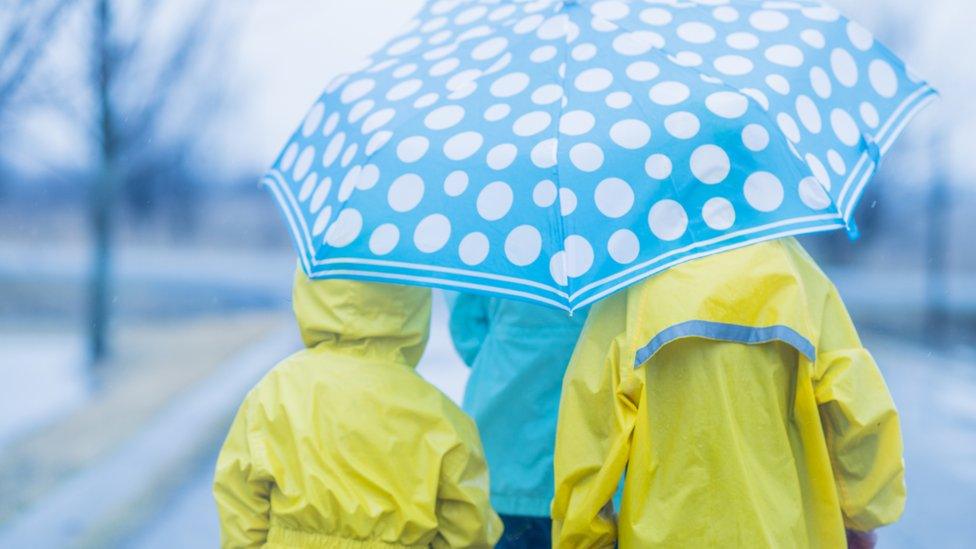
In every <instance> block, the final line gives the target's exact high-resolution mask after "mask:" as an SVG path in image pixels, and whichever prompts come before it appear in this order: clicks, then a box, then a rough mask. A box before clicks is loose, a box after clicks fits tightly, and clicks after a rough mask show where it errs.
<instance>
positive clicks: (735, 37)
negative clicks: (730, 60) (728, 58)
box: [725, 32, 759, 50]
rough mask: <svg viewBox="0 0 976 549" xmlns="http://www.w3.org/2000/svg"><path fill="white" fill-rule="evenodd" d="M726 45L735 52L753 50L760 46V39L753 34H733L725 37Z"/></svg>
mask: <svg viewBox="0 0 976 549" xmlns="http://www.w3.org/2000/svg"><path fill="white" fill-rule="evenodd" d="M725 43H726V44H728V46H729V47H730V48H732V49H734V50H752V49H755V48H756V47H758V46H759V37H758V36H756V35H755V34H752V33H751V32H733V33H732V34H730V35H728V36H726V37H725Z"/></svg>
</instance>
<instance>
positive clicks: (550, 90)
mask: <svg viewBox="0 0 976 549" xmlns="http://www.w3.org/2000/svg"><path fill="white" fill-rule="evenodd" d="M562 98H563V88H562V86H560V85H559V84H546V85H545V86H541V87H539V88H538V89H536V90H535V91H534V92H532V102H533V103H535V104H537V105H548V104H550V103H555V102H556V101H559V100H560V99H562Z"/></svg>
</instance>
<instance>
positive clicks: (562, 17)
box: [536, 13, 571, 40]
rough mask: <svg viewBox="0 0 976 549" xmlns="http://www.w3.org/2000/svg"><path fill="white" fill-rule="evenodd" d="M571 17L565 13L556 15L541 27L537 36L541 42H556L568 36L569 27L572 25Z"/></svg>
mask: <svg viewBox="0 0 976 549" xmlns="http://www.w3.org/2000/svg"><path fill="white" fill-rule="evenodd" d="M570 24H571V23H570V21H569V16H568V15H566V14H565V13H560V14H558V15H554V16H552V17H550V18H549V19H546V21H545V22H544V23H543V24H542V25H540V26H539V29H538V30H537V31H536V36H538V37H539V39H540V40H555V39H557V38H561V37H563V36H565V35H566V32H567V30H568V29H567V27H568V26H569V25H570Z"/></svg>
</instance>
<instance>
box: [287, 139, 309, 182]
mask: <svg viewBox="0 0 976 549" xmlns="http://www.w3.org/2000/svg"><path fill="white" fill-rule="evenodd" d="M314 161H315V147H313V146H311V145H309V146H307V147H305V148H304V149H302V154H300V155H298V160H297V161H296V162H295V169H294V170H292V172H291V176H292V179H294V180H295V181H300V180H302V179H304V178H305V176H306V175H308V171H309V170H310V169H311V168H312V162H314Z"/></svg>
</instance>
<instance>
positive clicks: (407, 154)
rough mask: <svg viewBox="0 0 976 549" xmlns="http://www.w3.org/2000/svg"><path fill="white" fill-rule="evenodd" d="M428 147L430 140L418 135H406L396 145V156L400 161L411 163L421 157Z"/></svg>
mask: <svg viewBox="0 0 976 549" xmlns="http://www.w3.org/2000/svg"><path fill="white" fill-rule="evenodd" d="M429 147H430V141H428V140H427V138H426V137H423V136H420V135H415V136H413V137H408V138H406V139H404V140H403V141H400V144H399V145H397V157H398V158H399V159H400V161H401V162H405V163H407V164H411V163H413V162H416V161H418V160H420V159H421V158H423V157H424V155H425V154H427V149H428V148H429Z"/></svg>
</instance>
